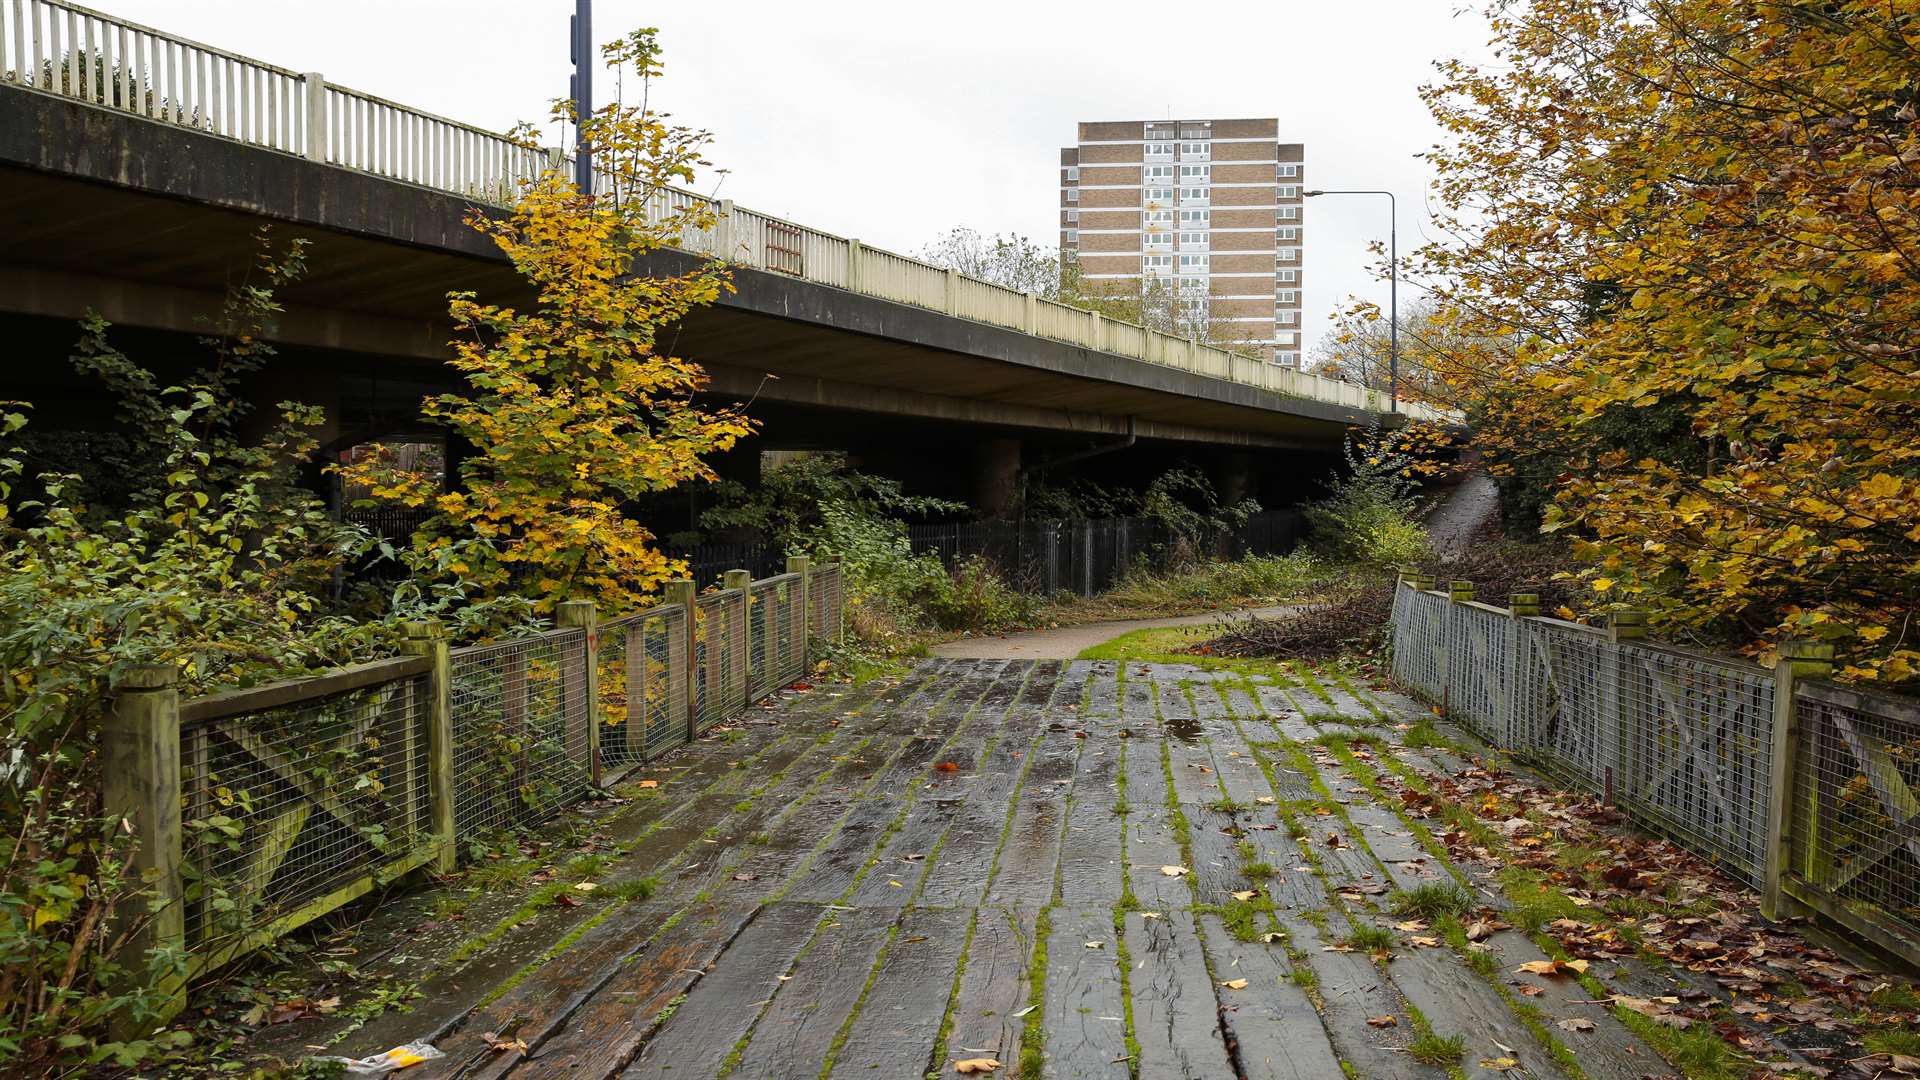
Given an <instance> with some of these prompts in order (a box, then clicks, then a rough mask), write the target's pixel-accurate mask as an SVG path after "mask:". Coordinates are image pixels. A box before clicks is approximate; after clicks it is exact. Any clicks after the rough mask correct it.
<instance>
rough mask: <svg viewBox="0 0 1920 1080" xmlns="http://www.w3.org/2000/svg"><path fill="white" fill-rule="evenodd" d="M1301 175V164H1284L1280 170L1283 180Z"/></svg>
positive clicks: (1280, 176)
mask: <svg viewBox="0 0 1920 1080" xmlns="http://www.w3.org/2000/svg"><path fill="white" fill-rule="evenodd" d="M1299 175H1300V166H1298V165H1282V166H1280V168H1279V171H1278V176H1279V178H1280V179H1282V180H1289V179H1292V178H1293V177H1296V176H1299Z"/></svg>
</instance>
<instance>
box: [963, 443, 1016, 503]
mask: <svg viewBox="0 0 1920 1080" xmlns="http://www.w3.org/2000/svg"><path fill="white" fill-rule="evenodd" d="M1019 501H1020V440H1019V439H987V440H984V441H982V442H978V443H975V444H974V447H973V508H974V510H975V511H976V512H978V513H979V515H980V516H981V517H985V518H1000V517H1006V516H1007V515H1009V514H1011V513H1013V511H1014V508H1015V506H1016V504H1017V503H1018V502H1019Z"/></svg>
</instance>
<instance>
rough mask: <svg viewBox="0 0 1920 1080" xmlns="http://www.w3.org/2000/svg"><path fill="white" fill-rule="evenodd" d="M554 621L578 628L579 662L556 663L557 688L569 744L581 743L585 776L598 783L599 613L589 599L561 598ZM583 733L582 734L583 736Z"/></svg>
mask: <svg viewBox="0 0 1920 1080" xmlns="http://www.w3.org/2000/svg"><path fill="white" fill-rule="evenodd" d="M554 622H555V623H556V624H558V625H560V626H567V627H573V628H576V629H578V630H579V631H580V632H581V642H582V645H581V649H582V651H583V658H582V659H583V661H584V662H583V663H582V665H581V667H580V670H578V671H576V670H573V669H572V668H571V667H570V666H568V665H566V664H562V665H561V666H560V692H561V693H562V694H563V695H564V696H565V699H566V703H567V704H566V708H565V710H564V715H565V716H566V721H565V722H566V724H567V725H568V727H570V728H571V729H572V730H570V731H568V732H567V740H566V741H567V745H568V746H569V747H575V746H584V747H585V751H586V755H587V760H586V766H587V779H588V782H590V783H591V784H593V786H594V787H599V786H600V615H599V612H598V611H597V610H596V609H595V608H594V606H593V601H591V600H563V601H561V602H560V606H559V608H558V609H557V610H556V611H555V612H554ZM583 736H584V737H583Z"/></svg>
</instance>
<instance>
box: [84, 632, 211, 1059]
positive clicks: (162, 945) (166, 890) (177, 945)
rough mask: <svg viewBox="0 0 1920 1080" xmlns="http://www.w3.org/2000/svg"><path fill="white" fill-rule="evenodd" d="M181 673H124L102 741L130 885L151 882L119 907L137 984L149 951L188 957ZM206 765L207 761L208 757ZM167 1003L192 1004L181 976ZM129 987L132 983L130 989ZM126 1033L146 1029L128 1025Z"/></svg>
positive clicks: (106, 794)
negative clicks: (126, 846)
mask: <svg viewBox="0 0 1920 1080" xmlns="http://www.w3.org/2000/svg"><path fill="white" fill-rule="evenodd" d="M178 678H179V671H178V670H177V669H176V668H174V667H173V666H171V665H167V664H139V665H136V666H134V667H131V668H129V669H127V671H126V672H125V673H123V674H122V675H121V676H120V681H119V685H118V686H117V687H116V688H115V693H114V701H113V711H112V712H111V713H110V714H108V716H107V718H106V722H105V724H104V726H103V730H102V732H101V739H100V754H101V781H102V788H103V789H102V792H101V794H102V802H103V804H104V809H105V810H106V814H107V817H108V819H109V820H114V819H118V820H119V821H120V823H121V824H120V826H119V827H120V828H121V829H123V830H125V832H126V835H128V836H129V837H130V838H131V839H132V841H133V844H134V852H133V862H132V864H131V865H130V866H129V868H128V876H129V879H130V882H131V883H139V882H143V881H144V882H146V883H147V885H148V888H146V889H140V890H139V891H137V892H135V893H134V894H133V895H131V896H129V897H126V898H123V899H122V900H121V902H120V905H119V907H118V909H117V910H116V911H115V912H114V921H115V922H116V923H117V924H119V932H127V931H128V930H131V933H130V934H129V936H128V938H127V942H126V945H125V947H124V948H125V952H124V956H125V959H124V960H123V961H122V963H123V964H124V965H125V968H126V972H127V975H126V978H127V980H128V981H129V982H130V983H131V984H132V985H133V986H138V985H140V984H141V983H142V982H144V980H145V978H146V974H147V971H148V962H149V956H150V954H151V953H153V952H156V951H161V950H174V951H177V952H178V954H179V955H180V959H181V961H182V963H183V965H184V963H185V960H186V945H187V921H186V892H185V889H184V887H183V885H182V882H181V877H180V860H181V837H180V693H179V691H178V690H177V689H176V688H175V685H174V683H175V680H177V679H178ZM202 767H204V763H202ZM160 985H161V988H162V989H163V990H164V991H166V992H167V994H168V995H169V998H168V1001H167V1002H166V1003H165V1004H164V1005H163V1006H162V1013H163V1015H165V1016H169V1017H170V1016H172V1015H173V1014H175V1013H177V1012H179V1011H180V1009H181V1008H182V1007H183V1006H184V1005H185V1004H186V982H185V980H184V979H183V978H181V977H180V975H179V974H175V975H170V976H168V977H167V978H165V979H164V980H162V982H161V984H160ZM129 989H131V986H130V987H129ZM122 1027H123V1025H119V1024H116V1025H115V1029H116V1034H117V1035H118V1036H120V1037H122V1038H137V1037H138V1036H139V1035H141V1034H144V1033H143V1032H136V1031H130V1030H122Z"/></svg>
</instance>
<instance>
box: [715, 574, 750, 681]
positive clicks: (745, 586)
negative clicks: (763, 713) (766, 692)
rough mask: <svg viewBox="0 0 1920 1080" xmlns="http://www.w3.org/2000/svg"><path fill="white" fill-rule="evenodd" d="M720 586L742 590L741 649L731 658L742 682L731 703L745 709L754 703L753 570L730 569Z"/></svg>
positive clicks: (735, 673)
mask: <svg viewBox="0 0 1920 1080" xmlns="http://www.w3.org/2000/svg"><path fill="white" fill-rule="evenodd" d="M720 587H721V588H723V589H739V590H740V596H741V601H740V650H739V655H737V656H734V657H732V658H731V661H732V667H733V676H734V677H735V678H737V679H739V680H740V683H739V685H738V686H737V687H736V688H735V691H734V698H733V701H732V702H730V704H732V705H734V706H736V707H738V708H743V709H744V708H746V707H747V706H748V705H751V704H753V571H751V570H729V571H727V572H726V573H725V574H723V575H721V578H720Z"/></svg>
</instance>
